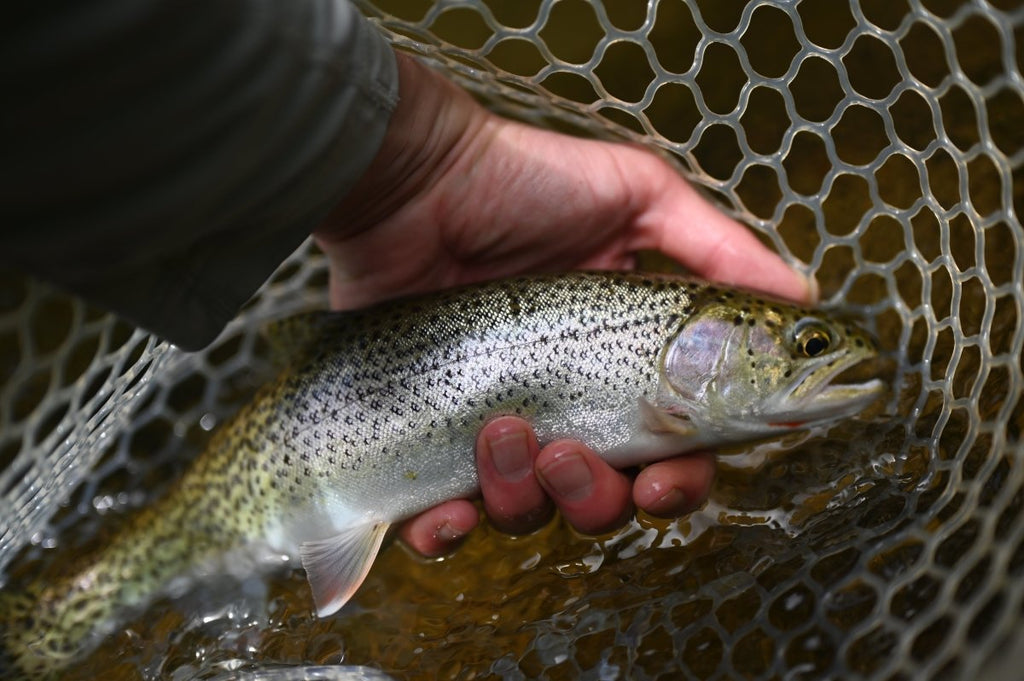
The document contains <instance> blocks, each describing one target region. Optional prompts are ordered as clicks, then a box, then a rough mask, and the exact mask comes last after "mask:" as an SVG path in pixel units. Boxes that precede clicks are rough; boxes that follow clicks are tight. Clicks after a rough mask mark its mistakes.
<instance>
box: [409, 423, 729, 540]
mask: <svg viewBox="0 0 1024 681" xmlns="http://www.w3.org/2000/svg"><path fill="white" fill-rule="evenodd" d="M476 461H477V470H478V472H479V475H480V488H481V491H482V492H483V499H484V509H485V510H486V511H487V516H488V517H489V518H490V520H491V524H493V525H494V526H495V527H497V528H498V529H500V530H502V531H504V532H510V533H513V534H522V533H525V532H530V531H532V530H535V529H537V528H538V527H540V526H541V525H543V524H544V523H545V522H547V521H548V520H549V519H550V518H551V514H552V512H553V507H552V502H553V503H554V506H557V507H558V510H559V511H560V512H561V513H562V517H564V518H565V519H566V521H567V522H568V523H569V524H570V525H572V526H573V527H575V528H576V529H577V530H579V531H580V532H583V533H584V534H601V533H603V532H607V531H609V530H613V529H615V528H617V527H619V526H621V525H622V524H623V523H625V522H626V520H628V518H629V516H630V515H632V513H633V506H634V504H635V505H636V506H639V507H640V508H643V509H644V510H646V511H647V512H648V513H650V514H652V515H656V516H662V517H674V516H679V515H683V514H684V513H688V512H690V511H692V510H694V509H696V508H697V507H699V506H700V505H701V504H702V503H704V500H705V499H706V498H707V496H708V493H709V491H710V489H711V483H712V480H713V479H714V475H715V463H714V459H713V458H712V457H711V455H710V454H707V453H701V454H692V455H689V456H684V457H679V458H677V459H669V460H667V461H662V462H660V463H658V464H654V465H652V466H648V467H647V468H645V469H644V470H642V471H641V472H640V474H639V475H637V477H636V480H635V481H633V480H630V478H629V477H628V476H626V475H625V474H623V473H620V472H619V471H617V470H615V469H613V468H612V467H611V466H609V465H608V464H606V463H605V462H604V461H602V460H601V459H600V457H598V455H597V454H596V453H594V451H593V450H591V449H589V448H588V447H586V446H585V445H583V444H581V443H579V442H575V441H572V440H557V441H555V442H552V443H550V444H548V445H546V446H545V447H544V448H541V447H540V446H539V444H538V443H537V438H536V436H535V435H534V434H533V430H532V429H531V428H530V424H529V423H527V422H526V421H524V420H523V419H520V418H518V417H515V416H503V417H500V418H497V419H494V420H493V421H491V422H490V423H488V424H487V425H486V426H484V428H483V429H482V430H481V431H480V435H479V436H478V437H477V444H476ZM478 520H479V517H478V514H477V511H476V507H475V506H474V505H473V504H472V503H471V502H469V501H467V500H465V499H456V500H454V501H448V502H445V503H443V504H440V505H438V506H435V507H434V508H431V509H429V510H427V511H425V512H424V513H421V514H420V515H418V516H416V517H415V518H413V519H411V520H409V521H408V522H406V523H405V524H404V525H403V526H402V529H401V536H402V539H403V540H404V541H405V543H406V544H408V545H409V546H411V547H412V548H413V549H415V550H416V551H418V552H419V553H421V554H423V555H425V556H439V555H443V554H444V553H447V552H448V551H450V550H451V549H452V547H453V546H454V545H456V544H457V543H458V542H459V541H461V540H462V539H463V538H464V537H465V536H466V535H467V534H468V533H469V532H470V531H471V530H472V529H473V528H474V527H476V525H477V522H478Z"/></svg>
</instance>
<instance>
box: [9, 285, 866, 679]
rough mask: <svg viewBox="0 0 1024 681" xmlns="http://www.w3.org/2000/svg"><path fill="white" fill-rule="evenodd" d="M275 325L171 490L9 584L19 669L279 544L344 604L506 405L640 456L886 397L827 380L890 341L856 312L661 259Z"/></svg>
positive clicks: (454, 475) (445, 492) (316, 589)
mask: <svg viewBox="0 0 1024 681" xmlns="http://www.w3.org/2000/svg"><path fill="white" fill-rule="evenodd" d="M276 334H277V342H279V343H281V344H283V345H284V346H285V347H287V348H290V350H289V351H290V354H291V362H290V364H289V366H288V367H287V368H286V369H285V370H284V371H283V372H282V374H281V375H280V377H279V378H278V379H277V380H276V381H275V382H273V383H271V384H269V385H267V386H265V387H264V388H263V389H262V390H260V391H259V392H258V394H257V395H256V396H255V398H254V399H253V400H252V401H251V402H250V403H249V404H248V405H247V406H246V407H244V408H243V409H242V410H241V411H240V412H239V413H238V414H237V415H236V416H235V417H234V418H233V419H232V420H231V421H230V422H228V423H227V424H225V426H224V427H222V428H221V429H219V430H218V432H217V433H216V434H215V436H214V437H213V439H212V441H211V443H210V445H209V447H208V448H207V451H206V452H204V454H203V455H201V456H200V458H199V459H198V460H197V461H196V463H195V464H194V466H193V467H192V468H191V469H190V470H189V471H188V472H187V473H186V474H185V475H184V476H183V478H182V479H181V480H180V482H179V483H178V484H177V485H176V486H175V488H174V489H173V490H172V491H171V493H169V494H168V495H167V496H166V497H165V498H164V499H162V500H161V501H159V502H157V503H156V504H154V505H153V506H151V507H150V508H148V509H147V510H145V511H144V512H142V513H141V514H139V515H137V516H136V517H135V518H133V519H132V520H131V521H130V522H129V523H128V525H127V527H126V528H125V529H124V530H123V531H121V532H120V533H118V535H117V536H116V537H115V538H114V540H113V541H112V543H111V544H110V545H109V546H107V547H106V548H105V549H104V550H102V551H101V552H98V553H96V554H94V555H89V556H86V557H84V558H83V559H82V561H81V563H80V564H79V565H76V566H73V567H72V569H70V570H69V572H68V574H69V575H70V576H69V577H67V578H64V579H61V580H56V581H51V582H48V583H46V584H42V585H37V586H35V587H32V588H30V589H28V590H27V591H26V592H22V593H19V594H13V595H8V596H6V598H7V603H6V604H5V608H4V611H5V612H6V614H0V628H2V630H3V634H2V636H3V639H2V641H3V645H2V647H3V648H4V649H5V650H6V651H7V654H8V655H9V656H10V657H12V658H13V659H14V661H15V662H16V663H17V665H18V666H19V667H20V668H21V669H23V670H26V671H31V672H39V671H44V670H53V669H59V668H60V667H62V666H64V665H66V664H67V663H69V662H70V661H72V660H73V659H75V657H77V656H78V655H79V654H80V653H81V652H82V651H83V650H87V649H88V648H90V647H91V646H92V645H93V643H94V642H95V641H96V640H98V639H99V638H100V637H102V635H103V634H104V633H105V632H106V631H109V630H110V628H112V627H113V626H115V623H116V622H117V620H118V616H119V615H120V614H121V613H122V612H123V611H124V610H125V609H126V608H131V607H133V606H141V605H142V604H144V603H146V602H147V601H149V600H151V599H152V598H153V596H155V595H157V594H159V593H162V592H164V591H165V590H166V588H167V586H168V584H169V583H171V582H173V581H174V580H176V579H180V578H181V577H182V576H183V575H188V576H193V577H194V576H197V575H199V576H201V574H202V573H203V572H205V571H218V572H223V571H225V570H227V571H235V570H237V571H238V572H239V573H242V574H244V573H247V572H249V571H251V570H252V569H254V568H255V567H256V566H258V565H259V564H261V563H263V562H264V561H265V560H266V559H267V558H268V557H274V556H276V557H278V560H277V561H276V564H278V565H279V564H280V559H279V557H280V556H281V555H287V556H290V557H292V558H296V557H300V558H301V559H302V562H303V565H304V567H305V568H306V570H307V575H308V576H309V578H310V583H311V586H312V588H313V593H314V600H315V601H316V604H317V610H318V613H319V614H321V615H322V616H326V615H328V614H330V613H332V612H334V611H336V610H337V609H338V608H339V607H341V605H342V604H343V603H344V602H345V601H346V600H347V599H348V598H349V597H350V596H351V595H352V593H354V591H355V589H356V588H358V585H359V583H360V582H361V581H362V579H363V577H364V576H365V574H366V571H367V570H368V569H369V567H370V565H371V564H372V561H373V557H374V556H375V554H376V552H377V550H378V549H379V546H380V542H381V540H382V538H383V536H384V532H385V530H386V529H387V527H388V526H389V525H390V524H392V523H394V522H397V521H399V520H401V519H404V518H406V517H409V516H410V515H413V514H415V513H417V512H419V511H422V510H424V509H426V508H429V507H431V506H434V505H436V504H437V503H439V502H441V501H444V500H447V499H451V498H458V497H464V496H467V495H471V494H473V493H475V491H476V490H477V487H478V480H477V476H476V469H475V463H474V457H473V445H474V441H475V438H476V435H477V432H478V431H479V428H480V427H481V425H483V423H484V422H486V421H487V420H488V419H490V418H492V417H494V416H497V415H500V414H519V415H522V416H524V417H525V418H527V419H529V420H530V421H531V423H532V424H533V426H534V428H535V430H536V432H537V436H538V439H539V440H540V441H541V442H545V441H550V440H553V439H556V438H560V437H572V438H577V439H581V440H583V441H585V442H587V443H588V444H589V445H590V446H591V447H593V448H594V449H595V450H596V451H597V452H599V453H600V454H601V455H602V457H604V458H605V459H606V460H608V461H610V462H611V463H613V464H614V465H617V466H626V465H633V464H637V463H644V462H649V461H654V460H657V459H660V458H664V457H666V456H669V455H673V454H677V453H682V452H684V451H688V450H692V449H696V448H702V447H707V446H715V445H720V444H725V443H732V442H742V441H746V440H751V439H760V438H763V437H765V436H769V435H772V434H775V433H783V432H788V431H790V430H792V429H794V428H799V427H806V426H807V425H812V424H814V423H818V422H827V421H831V420H836V419H839V418H845V417H847V416H850V415H852V414H853V413H855V412H856V411H859V410H860V409H861V408H863V407H864V406H866V404H867V403H868V402H870V401H871V400H873V399H874V398H875V397H877V395H878V394H879V392H880V391H881V385H880V384H879V383H877V382H871V383H868V384H862V385H860V386H850V387H845V388H844V387H833V386H832V385H831V382H832V379H833V378H834V377H835V375H836V374H837V373H838V372H839V371H841V370H842V369H844V368H845V367H848V366H852V365H853V364H856V363H859V362H860V361H862V360H864V359H868V358H870V357H873V356H874V355H875V354H876V350H877V348H876V346H875V344H874V341H873V340H871V339H870V338H869V337H868V336H867V335H866V334H864V333H863V332H862V331H860V330H859V329H857V328H856V327H854V326H850V325H848V324H845V323H841V322H837V321H835V320H833V319H830V318H828V317H826V316H824V315H823V314H821V313H819V312H815V311H811V310H805V309H801V308H796V307H791V306H786V305H782V304H781V303H775V302H772V301H764V300H760V299H758V298H756V297H754V296H750V295H748V294H745V293H740V292H735V291H729V290H725V289H721V288H719V287H716V286H711V285H708V284H705V283H701V282H695V281H691V280H684V279H679V278H672V277H662V276H654V275H639V274H613V273H575V274H568V275H552V276H543V277H524V278H519V279H512V280H506V281H499V282H492V283H488V284H482V285H476V286H471V287H466V288H461V289H455V290H451V291H445V292H440V293H437V294H432V295H429V296H425V297H420V298H412V299H408V300H402V301H394V302H390V303H385V304H383V305H379V306H376V307H373V308H369V309H367V310H363V311H356V312H351V313H341V314H315V315H310V316H306V317H303V318H299V319H293V320H288V321H286V322H284V323H282V324H281V325H280V328H278V329H277V330H276ZM823 338H824V339H825V340H824V341H823ZM812 342H813V344H814V349H816V350H817V349H818V347H819V346H820V345H821V344H822V342H825V344H826V349H824V350H821V352H816V353H815V355H814V356H811V355H809V354H807V353H805V352H804V351H805V350H807V348H808V347H810V345H811V343H812ZM798 345H799V346H800V349H799V351H798V348H797V346H798ZM783 394H785V396H784V397H782V398H780V397H779V395H783ZM819 403H820V404H819ZM272 562H273V561H272Z"/></svg>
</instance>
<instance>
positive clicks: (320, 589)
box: [299, 522, 388, 617]
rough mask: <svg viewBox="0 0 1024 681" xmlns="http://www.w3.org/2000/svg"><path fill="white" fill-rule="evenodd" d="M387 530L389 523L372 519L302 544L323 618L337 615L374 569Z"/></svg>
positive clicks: (309, 578) (318, 608)
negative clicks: (318, 539)
mask: <svg viewBox="0 0 1024 681" xmlns="http://www.w3.org/2000/svg"><path fill="white" fill-rule="evenodd" d="M387 530H388V523H384V522H369V523H364V524H362V525H356V526H355V527H350V528H348V529H347V530H345V531H344V532H342V533H341V534H337V535H335V536H333V537H330V538H329V539H323V540H320V541H312V542H305V543H304V544H302V546H300V547H299V555H300V557H301V558H302V567H304V568H305V569H306V579H308V580H309V586H310V588H312V590H313V602H314V603H315V604H316V614H317V615H318V616H319V617H327V616H329V615H333V614H334V613H336V612H338V610H340V609H341V606H343V605H345V603H346V602H347V601H348V599H350V598H352V594H354V593H355V592H356V589H358V588H359V585H360V584H362V583H363V580H364V579H365V578H366V574H367V573H368V572H369V571H370V566H371V565H373V560H374V559H375V558H376V557H377V552H378V551H380V545H381V542H382V541H384V534H385V533H386V532H387Z"/></svg>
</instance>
